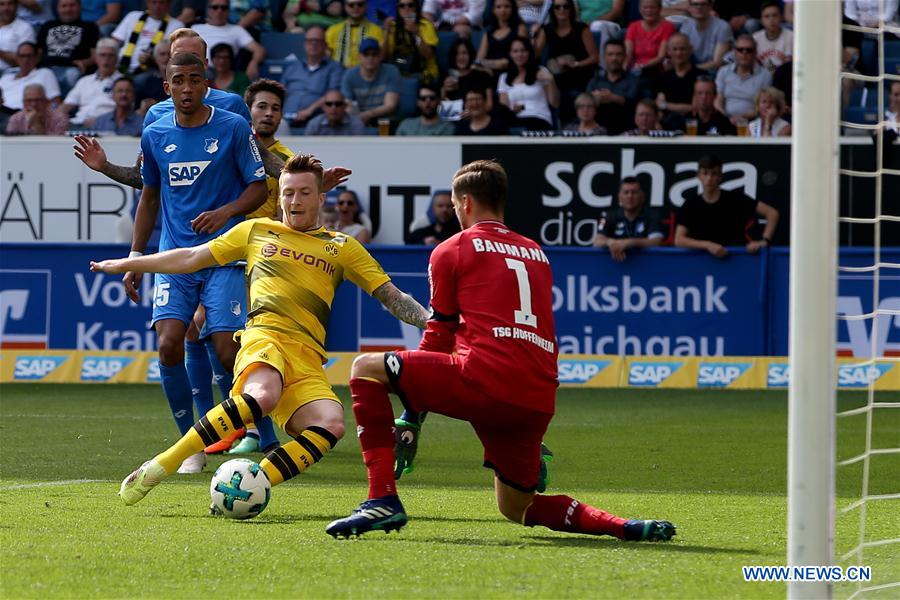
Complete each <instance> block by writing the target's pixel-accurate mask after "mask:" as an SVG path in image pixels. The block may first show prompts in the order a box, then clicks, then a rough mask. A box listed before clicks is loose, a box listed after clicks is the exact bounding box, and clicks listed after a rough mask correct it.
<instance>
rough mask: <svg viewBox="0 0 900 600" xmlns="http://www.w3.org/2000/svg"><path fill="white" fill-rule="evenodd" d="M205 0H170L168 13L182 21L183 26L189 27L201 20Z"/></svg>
mask: <svg viewBox="0 0 900 600" xmlns="http://www.w3.org/2000/svg"><path fill="white" fill-rule="evenodd" d="M206 1H207V0H172V7H171V8H170V9H169V14H170V15H172V16H173V17H175V18H176V19H178V20H179V21H181V22H182V23H184V26H185V27H191V26H192V25H194V24H195V23H202V22H203V15H204V14H205V13H206Z"/></svg>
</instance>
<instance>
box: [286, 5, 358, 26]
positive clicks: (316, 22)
mask: <svg viewBox="0 0 900 600" xmlns="http://www.w3.org/2000/svg"><path fill="white" fill-rule="evenodd" d="M343 10H344V6H343V5H342V4H341V1H340V0H324V1H323V2H319V1H318V0H288V3H287V5H286V6H285V7H284V12H283V13H282V18H283V19H284V24H285V30H286V31H288V32H290V33H303V32H304V31H309V28H310V27H313V26H318V27H322V28H325V27H331V26H332V25H334V24H335V23H338V22H340V20H341V13H343Z"/></svg>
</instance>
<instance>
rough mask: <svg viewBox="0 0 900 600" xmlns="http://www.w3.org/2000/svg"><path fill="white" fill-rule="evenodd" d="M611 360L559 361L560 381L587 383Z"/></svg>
mask: <svg viewBox="0 0 900 600" xmlns="http://www.w3.org/2000/svg"><path fill="white" fill-rule="evenodd" d="M610 362H612V361H609V360H565V359H560V361H559V382H560V383H587V382H588V381H590V380H591V379H593V378H594V377H596V376H597V375H599V374H600V372H601V371H602V370H603V369H605V368H606V367H608V366H609V365H610Z"/></svg>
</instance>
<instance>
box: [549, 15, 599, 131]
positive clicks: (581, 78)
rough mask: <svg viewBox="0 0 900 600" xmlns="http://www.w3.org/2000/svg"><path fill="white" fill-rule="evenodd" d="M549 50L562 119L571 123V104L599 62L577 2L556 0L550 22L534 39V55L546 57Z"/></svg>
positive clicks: (550, 67) (573, 112)
mask: <svg viewBox="0 0 900 600" xmlns="http://www.w3.org/2000/svg"><path fill="white" fill-rule="evenodd" d="M545 48H546V49H547V57H548V60H547V68H548V69H549V71H550V73H551V74H552V75H553V78H554V80H555V81H556V87H557V88H558V89H559V93H560V95H561V98H562V103H561V104H554V106H560V112H561V117H562V118H563V119H564V120H566V121H568V120H569V119H571V118H572V116H573V115H574V114H575V111H574V110H573V109H572V101H573V100H574V99H575V96H577V95H578V94H580V93H581V92H583V91H584V90H585V88H586V87H587V84H588V82H589V81H590V80H591V78H592V77H593V76H594V70H595V69H596V68H597V63H598V61H599V58H598V56H597V44H596V42H594V36H593V35H592V34H591V31H590V29H589V28H588V26H587V25H585V24H584V23H583V22H582V21H579V20H578V17H577V15H576V14H575V2H574V0H553V6H552V10H551V11H550V21H549V22H548V23H547V24H546V25H544V26H543V27H541V30H540V31H538V34H537V36H536V37H535V39H534V53H535V55H536V56H543V55H544V49H545Z"/></svg>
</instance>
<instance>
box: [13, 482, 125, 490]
mask: <svg viewBox="0 0 900 600" xmlns="http://www.w3.org/2000/svg"><path fill="white" fill-rule="evenodd" d="M78 483H112V480H110V479H64V480H62V481H36V482H35V483H20V484H17V485H10V486H6V487H0V492H7V491H9V490H27V489H29V488H42V487H58V486H63V485H72V484H78Z"/></svg>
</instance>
